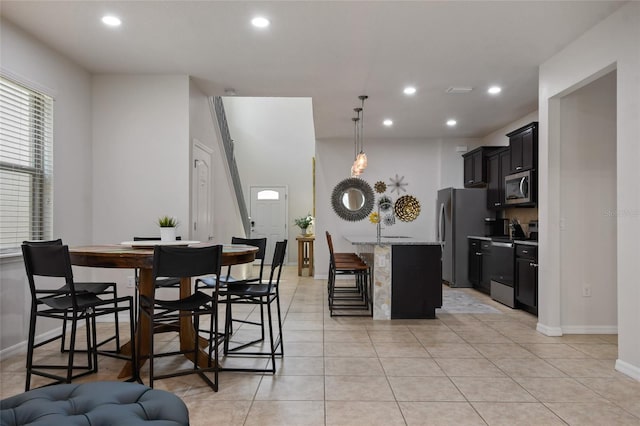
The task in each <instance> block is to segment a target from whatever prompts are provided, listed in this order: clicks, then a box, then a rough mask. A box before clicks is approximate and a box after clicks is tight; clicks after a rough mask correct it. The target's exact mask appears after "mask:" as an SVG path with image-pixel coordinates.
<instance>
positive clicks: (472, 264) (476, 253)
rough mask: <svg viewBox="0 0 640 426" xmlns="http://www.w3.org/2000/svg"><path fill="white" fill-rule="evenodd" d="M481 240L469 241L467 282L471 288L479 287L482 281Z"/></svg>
mask: <svg viewBox="0 0 640 426" xmlns="http://www.w3.org/2000/svg"><path fill="white" fill-rule="evenodd" d="M480 243H481V240H475V239H471V238H470V239H469V266H468V268H469V276H468V278H469V282H470V283H471V284H472V285H473V287H475V288H478V287H480V282H481V281H482V252H481V250H482V248H481V247H480Z"/></svg>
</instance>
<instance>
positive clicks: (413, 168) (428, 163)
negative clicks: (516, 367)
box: [315, 139, 462, 278]
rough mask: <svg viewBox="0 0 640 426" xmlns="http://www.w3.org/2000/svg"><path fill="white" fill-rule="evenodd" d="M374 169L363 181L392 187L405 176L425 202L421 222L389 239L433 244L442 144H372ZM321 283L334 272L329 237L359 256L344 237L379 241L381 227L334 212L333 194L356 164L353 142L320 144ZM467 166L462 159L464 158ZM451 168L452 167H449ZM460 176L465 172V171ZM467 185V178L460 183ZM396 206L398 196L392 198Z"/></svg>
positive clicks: (397, 229) (401, 226)
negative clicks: (417, 238) (418, 238)
mask: <svg viewBox="0 0 640 426" xmlns="http://www.w3.org/2000/svg"><path fill="white" fill-rule="evenodd" d="M365 147H366V152H367V157H368V160H369V161H368V162H369V166H368V167H367V169H366V170H365V172H364V174H363V175H362V176H361V178H362V179H364V180H365V181H366V182H368V183H369V184H370V185H371V186H372V187H373V185H374V184H375V183H376V182H377V181H383V182H385V183H386V184H389V179H390V178H395V175H396V174H397V175H398V176H399V177H402V176H404V182H406V183H408V186H407V187H406V190H407V192H403V193H402V194H401V195H404V194H411V195H413V196H414V197H416V198H417V199H418V201H419V202H420V207H421V210H420V216H418V218H417V219H416V220H415V221H413V222H407V223H405V222H400V221H398V222H396V224H395V225H393V226H392V227H390V228H389V229H384V226H383V230H382V234H383V235H416V236H421V237H424V238H425V239H427V240H434V238H435V214H436V193H437V190H438V189H439V188H440V185H441V181H440V169H441V166H440V151H441V141H439V140H402V141H401V143H394V141H393V140H376V139H371V140H367V141H366V145H365ZM316 160H317V161H316V191H317V193H316V195H317V205H316V215H317V219H318V220H317V222H318V223H317V226H316V250H315V261H316V272H315V274H316V277H317V278H320V277H325V276H326V275H327V272H328V268H329V250H328V247H327V240H326V237H325V231H327V230H328V231H329V232H330V233H331V236H332V240H333V244H334V248H335V250H336V251H350V252H352V251H354V248H353V247H352V246H351V244H350V243H348V242H347V241H346V240H344V238H342V237H343V236H344V235H371V236H375V235H376V227H375V225H373V224H372V223H371V222H369V220H368V219H365V220H362V221H360V222H348V221H345V220H342V219H340V218H339V217H338V216H337V215H336V214H335V212H334V211H333V209H332V207H331V192H332V191H333V188H334V187H335V185H336V184H337V183H338V182H340V181H341V180H343V179H345V178H347V177H349V176H350V175H349V173H350V168H351V164H352V163H353V141H352V140H333V139H332V140H318V141H316ZM460 162H462V157H460ZM445 167H446V165H445ZM460 173H462V168H461V167H460ZM460 181H462V177H460ZM387 195H390V196H391V197H392V198H393V199H394V200H395V199H397V198H398V195H397V193H395V192H394V193H393V194H390V192H389V190H387Z"/></svg>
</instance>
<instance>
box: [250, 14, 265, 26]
mask: <svg viewBox="0 0 640 426" xmlns="http://www.w3.org/2000/svg"><path fill="white" fill-rule="evenodd" d="M269 24H270V22H269V20H268V19H267V18H264V17H262V16H256V17H255V18H253V19H252V20H251V25H253V26H254V27H256V28H267V27H268V26H269Z"/></svg>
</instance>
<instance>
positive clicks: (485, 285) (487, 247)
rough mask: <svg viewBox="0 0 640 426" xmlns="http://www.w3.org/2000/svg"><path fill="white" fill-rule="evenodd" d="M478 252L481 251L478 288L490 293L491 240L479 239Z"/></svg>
mask: <svg viewBox="0 0 640 426" xmlns="http://www.w3.org/2000/svg"><path fill="white" fill-rule="evenodd" d="M480 253H482V279H481V280H480V286H478V290H480V291H482V292H483V293H486V294H490V293H491V241H484V240H481V243H480Z"/></svg>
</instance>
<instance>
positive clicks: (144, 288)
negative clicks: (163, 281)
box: [118, 269, 154, 379]
mask: <svg viewBox="0 0 640 426" xmlns="http://www.w3.org/2000/svg"><path fill="white" fill-rule="evenodd" d="M153 291H154V288H153V275H152V272H151V269H140V281H139V292H140V295H145V296H147V297H153ZM137 316H138V326H137V327H136V335H135V342H131V341H129V342H127V343H125V344H124V345H122V347H121V348H120V350H121V352H122V353H124V354H126V355H128V354H130V353H131V345H132V344H137V342H138V334H139V333H142V336H141V337H142V339H141V343H140V346H139V347H138V346H137V347H136V356H137V358H138V370H139V369H140V368H141V367H142V366H143V365H144V363H145V361H146V359H147V357H148V356H149V339H148V338H147V336H148V335H149V327H150V326H151V322H150V321H149V318H147V317H146V316H145V315H137ZM132 375H133V365H132V364H131V361H127V363H126V364H125V365H124V367H122V370H120V374H118V378H119V379H122V378H124V377H131V376H132Z"/></svg>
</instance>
